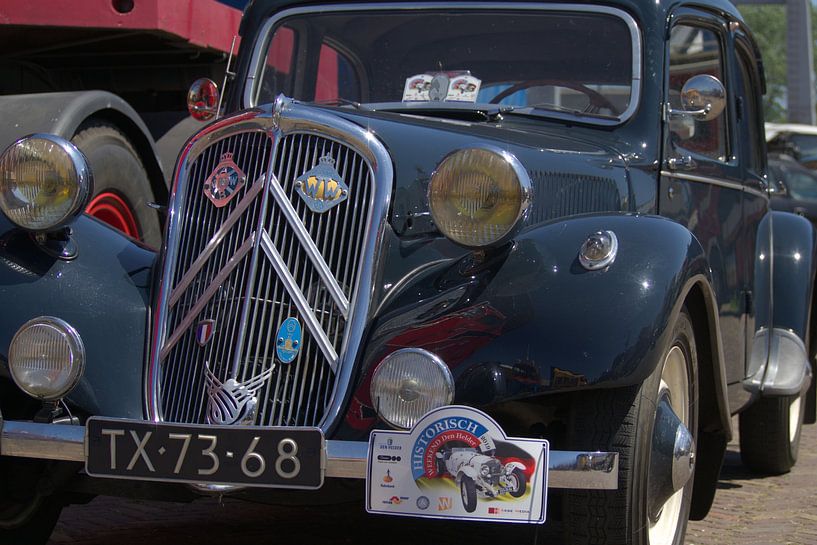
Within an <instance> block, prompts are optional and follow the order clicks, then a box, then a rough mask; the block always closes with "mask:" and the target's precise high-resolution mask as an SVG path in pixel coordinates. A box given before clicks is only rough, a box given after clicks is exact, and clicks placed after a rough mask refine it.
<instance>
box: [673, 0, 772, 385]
mask: <svg viewBox="0 0 817 545" xmlns="http://www.w3.org/2000/svg"><path fill="white" fill-rule="evenodd" d="M732 40H733V37H732V36H731V34H730V32H729V24H728V22H727V21H724V20H723V19H721V18H720V17H718V16H716V15H714V14H711V13H709V12H705V11H702V10H697V9H691V8H679V9H677V10H676V11H675V12H674V14H673V17H672V18H671V27H670V40H669V43H668V51H667V55H666V63H667V77H666V79H665V90H666V94H665V96H666V100H667V105H666V107H665V112H666V115H665V120H664V121H665V122H664V144H663V161H662V169H661V177H660V187H659V192H660V193H659V211H660V213H661V214H662V215H664V216H666V217H669V218H671V219H673V220H675V221H677V222H679V223H681V224H683V225H685V226H686V227H687V228H688V229H689V230H690V231H691V232H692V233H693V234H694V235H695V237H696V238H697V239H698V241H699V242H700V243H701V245H702V246H703V248H704V251H705V252H706V257H707V259H708V260H709V263H710V267H711V270H712V276H713V289H714V291H715V297H716V299H717V304H718V313H719V318H720V331H721V339H722V343H723V349H724V354H725V365H726V377H727V381H728V383H730V384H734V385H737V384H738V383H739V382H740V381H741V380H742V379H743V378H744V377H745V373H746V361H747V360H746V355H747V342H748V339H747V329H754V327H755V324H754V321H753V318H751V320H752V325H751V328H750V327H749V321H750V317H753V316H754V312H755V310H754V309H755V305H754V304H753V299H752V297H753V296H752V293H753V291H754V284H753V281H754V278H753V270H752V269H753V267H752V266H750V263H751V265H754V261H753V259H754V255H755V248H756V247H757V240H756V238H757V229H758V223H759V221H760V218H759V217H757V216H756V214H754V213H752V214H748V213H747V214H745V213H744V204H746V203H745V202H744V201H745V190H746V187H747V186H746V184H745V169H744V167H743V166H742V164H741V162H740V160H741V156H742V155H743V154H744V152H743V151H742V144H741V143H740V138H739V137H738V135H737V134H736V131H737V130H739V127H738V124H737V115H738V108H737V104H736V103H737V96H736V95H735V94H734V93H733V92H731V83H730V80H731V79H732V78H731V76H730V62H731V61H730V56H729V55H728V54H727V52H728V51H729V50H730V48H731V47H732V45H733V42H732ZM697 75H708V76H712V77H714V78H717V79H718V80H719V81H720V82H722V83H723V84H724V86H726V87H727V93H726V97H727V106H726V108H725V109H724V110H723V112H722V113H721V114H720V115H718V116H717V117H714V118H713V119H709V120H704V119H701V118H696V117H695V116H693V115H689V114H684V113H674V114H673V111H674V112H679V111H681V110H683V105H682V103H681V90H682V88H683V86H684V84H685V83H686V82H687V81H688V80H689V79H690V78H692V77H693V76H697ZM730 397H731V396H730Z"/></svg>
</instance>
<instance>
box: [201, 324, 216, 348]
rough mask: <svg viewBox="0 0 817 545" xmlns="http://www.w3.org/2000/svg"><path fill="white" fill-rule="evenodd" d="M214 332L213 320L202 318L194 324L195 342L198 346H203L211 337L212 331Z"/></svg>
mask: <svg viewBox="0 0 817 545" xmlns="http://www.w3.org/2000/svg"><path fill="white" fill-rule="evenodd" d="M215 332H216V321H215V320H202V321H200V322H199V323H198V325H197V326H196V342H197V343H199V346H204V345H206V344H207V343H209V342H210V341H211V340H212V339H213V333H215Z"/></svg>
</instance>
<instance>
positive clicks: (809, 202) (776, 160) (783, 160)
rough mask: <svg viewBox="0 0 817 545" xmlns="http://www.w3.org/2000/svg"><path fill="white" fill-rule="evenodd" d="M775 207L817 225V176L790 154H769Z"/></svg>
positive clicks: (772, 202) (771, 187) (771, 188)
mask: <svg viewBox="0 0 817 545" xmlns="http://www.w3.org/2000/svg"><path fill="white" fill-rule="evenodd" d="M769 178H770V180H769V181H770V184H771V186H770V188H769V189H770V190H771V194H772V198H771V206H772V208H773V209H775V210H785V211H786V212H793V213H795V214H799V215H801V216H803V217H805V218H808V219H809V220H810V221H811V222H812V223H815V222H817V172H815V171H813V170H811V169H809V168H806V167H804V166H803V165H801V164H800V163H798V162H797V161H796V160H795V159H794V158H793V157H791V156H790V155H786V154H777V153H775V154H769Z"/></svg>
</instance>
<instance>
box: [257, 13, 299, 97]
mask: <svg viewBox="0 0 817 545" xmlns="http://www.w3.org/2000/svg"><path fill="white" fill-rule="evenodd" d="M294 51H295V32H294V31H293V30H292V29H291V28H287V27H282V28H280V29H278V30H277V31H276V32H275V35H274V36H273V37H272V40H271V41H270V44H269V49H268V51H267V59H266V62H265V63H264V66H263V72H262V74H261V85H260V87H259V90H258V95H259V96H261V97H264V98H265V99H268V98H270V97H275V95H276V94H278V93H286V94H287V95H290V96H291V95H292V84H291V82H292V77H291V74H292V72H293V71H294V70H293V67H292V64H293V61H294Z"/></svg>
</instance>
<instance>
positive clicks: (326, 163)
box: [295, 155, 349, 214]
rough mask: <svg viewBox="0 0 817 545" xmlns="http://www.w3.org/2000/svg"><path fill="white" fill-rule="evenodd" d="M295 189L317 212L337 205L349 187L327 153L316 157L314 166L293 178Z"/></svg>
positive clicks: (344, 198) (344, 196) (342, 199)
mask: <svg viewBox="0 0 817 545" xmlns="http://www.w3.org/2000/svg"><path fill="white" fill-rule="evenodd" d="M295 191H296V192H297V193H298V195H300V197H301V198H302V199H303V200H304V202H306V206H308V207H309V209H310V210H312V211H313V212H315V213H317V214H323V213H324V212H326V211H328V210H330V209H332V208H333V207H335V206H337V205H339V204H340V203H342V202H343V201H345V200H346V197H347V196H348V194H349V188H348V187H347V186H346V184H345V183H344V182H343V178H341V177H340V174H339V173H338V171H337V170H335V160H334V159H333V158H332V157H330V156H328V155H324V156H323V157H321V158H320V159H318V164H317V165H316V166H315V167H313V168H312V169H311V170H308V171H306V172H304V173H303V174H301V175H300V176H299V177H298V178H297V179H296V180H295Z"/></svg>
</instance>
